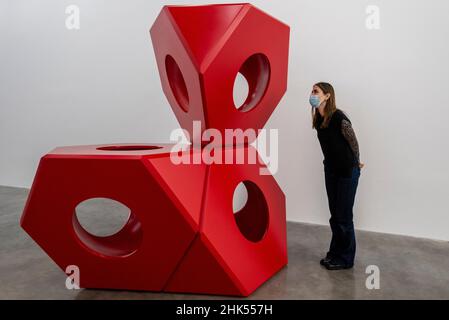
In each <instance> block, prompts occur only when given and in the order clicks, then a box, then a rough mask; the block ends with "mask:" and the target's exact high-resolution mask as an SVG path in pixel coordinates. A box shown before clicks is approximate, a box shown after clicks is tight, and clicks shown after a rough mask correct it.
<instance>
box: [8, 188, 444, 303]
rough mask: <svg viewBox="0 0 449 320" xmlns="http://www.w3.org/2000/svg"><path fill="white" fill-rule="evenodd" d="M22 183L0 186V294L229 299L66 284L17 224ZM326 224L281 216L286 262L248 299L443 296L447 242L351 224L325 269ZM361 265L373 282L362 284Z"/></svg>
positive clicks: (22, 200)
mask: <svg viewBox="0 0 449 320" xmlns="http://www.w3.org/2000/svg"><path fill="white" fill-rule="evenodd" d="M27 195H28V190H27V189H20V188H11V187H0V299H228V298H229V297H218V296H207V295H192V294H185V295H184V294H167V293H151V292H127V291H113V290H110V291H109V290H88V289H81V290H67V289H66V288H65V275H64V273H63V272H62V271H61V270H60V269H59V268H58V267H57V266H56V264H55V263H53V262H52V260H51V259H49V258H48V257H47V256H46V254H45V253H44V252H43V251H42V250H41V249H40V248H39V247H38V246H37V245H36V244H35V243H34V242H33V241H32V239H31V238H30V237H29V236H28V235H27V234H26V233H25V232H24V231H22V229H21V228H20V226H19V218H20V215H21V213H22V210H23V206H24V204H25V200H26V197H27ZM329 239H330V231H329V228H328V227H324V226H317V225H309V224H300V223H291V222H289V223H288V250H289V265H288V266H287V267H285V268H284V269H282V270H281V271H280V272H279V273H278V274H276V275H275V276H274V277H273V278H272V279H270V280H269V281H267V282H266V283H265V284H263V285H262V286H261V287H260V288H259V289H258V290H257V291H256V292H254V293H253V295H251V296H250V297H249V298H248V299H449V243H448V242H443V241H441V242H440V241H433V240H426V239H417V238H411V237H404V236H395V235H387V234H381V233H372V232H366V231H357V241H358V243H357V245H358V253H357V259H356V265H355V267H354V269H352V270H344V271H327V270H326V269H324V268H322V267H321V266H320V265H319V263H318V261H319V259H320V258H321V257H322V256H323V254H324V253H325V252H326V249H327V246H328V242H329ZM368 265H377V266H378V267H379V269H380V289H378V290H376V289H373V290H368V289H367V288H366V286H365V281H366V278H367V276H368V275H367V274H366V273H365V271H366V267H367V266H368Z"/></svg>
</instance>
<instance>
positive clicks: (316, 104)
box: [309, 94, 320, 108]
mask: <svg viewBox="0 0 449 320" xmlns="http://www.w3.org/2000/svg"><path fill="white" fill-rule="evenodd" d="M309 102H310V104H311V105H312V107H314V108H318V107H319V106H320V97H318V96H317V95H315V94H312V95H311V96H310V98H309Z"/></svg>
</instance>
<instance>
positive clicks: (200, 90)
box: [151, 4, 290, 139]
mask: <svg viewBox="0 0 449 320" xmlns="http://www.w3.org/2000/svg"><path fill="white" fill-rule="evenodd" d="M289 32H290V29H289V27H288V26H287V25H285V24H283V23H282V22H280V21H278V20H276V19H274V18H273V17H271V16H270V15H268V14H266V13H264V12H263V11H261V10H259V9H257V8H256V7H254V6H252V5H250V4H225V5H209V6H193V7H183V6H166V7H164V8H163V9H162V11H161V13H160V14H159V16H158V17H157V19H156V21H155V23H154V24H153V26H152V27H151V38H152V41H153V48H154V52H155V55H156V61H157V65H158V68H159V75H160V78H161V83H162V89H163V91H164V93H165V95H166V97H167V99H168V101H169V103H170V105H171V107H172V109H173V111H174V113H175V115H176V117H177V119H178V121H179V123H180V124H181V127H183V128H185V129H186V130H187V131H189V133H190V137H191V139H193V135H194V133H193V128H192V121H194V120H197V121H201V122H202V124H203V130H204V129H207V128H215V129H218V130H220V131H221V132H223V131H224V130H225V129H227V128H241V129H242V130H246V129H249V128H252V129H262V128H263V127H264V125H265V123H266V122H267V120H268V118H269V117H270V115H271V113H272V112H273V110H274V109H275V108H276V106H277V105H278V103H279V102H280V100H281V98H282V96H283V95H284V93H285V91H286V88H287V68H288V48H289ZM175 63H176V65H175ZM175 70H176V71H175ZM239 71H240V72H241V73H242V74H243V75H244V76H245V77H246V79H247V80H248V85H249V95H248V99H247V101H246V102H245V103H244V104H243V106H242V107H241V108H240V109H239V110H237V109H236V107H235V105H234V101H233V88H234V80H235V77H236V75H237V73H238V72H239ZM256 104H257V108H255V106H256ZM196 138H198V137H196Z"/></svg>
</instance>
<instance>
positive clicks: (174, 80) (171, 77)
mask: <svg viewBox="0 0 449 320" xmlns="http://www.w3.org/2000/svg"><path fill="white" fill-rule="evenodd" d="M165 70H166V72H167V78H168V82H169V84H170V88H171V91H172V92H173V95H174V97H175V99H176V102H177V103H178V105H179V106H180V108H181V109H182V110H183V111H184V112H187V111H189V94H188V92H187V86H186V83H185V81H184V77H183V76H182V72H181V69H180V68H179V66H178V64H177V63H176V61H175V59H173V57H172V56H170V55H167V57H166V58H165Z"/></svg>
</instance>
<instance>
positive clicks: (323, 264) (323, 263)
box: [320, 254, 332, 266]
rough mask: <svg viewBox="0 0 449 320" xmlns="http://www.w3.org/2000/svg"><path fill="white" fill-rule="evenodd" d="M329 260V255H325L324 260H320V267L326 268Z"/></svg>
mask: <svg viewBox="0 0 449 320" xmlns="http://www.w3.org/2000/svg"><path fill="white" fill-rule="evenodd" d="M331 259H332V257H331V256H330V255H329V254H327V255H326V257H325V258H323V259H321V260H320V264H321V265H322V266H326V264H328V263H329V262H330V261H331Z"/></svg>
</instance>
